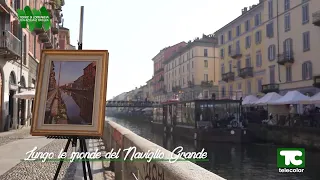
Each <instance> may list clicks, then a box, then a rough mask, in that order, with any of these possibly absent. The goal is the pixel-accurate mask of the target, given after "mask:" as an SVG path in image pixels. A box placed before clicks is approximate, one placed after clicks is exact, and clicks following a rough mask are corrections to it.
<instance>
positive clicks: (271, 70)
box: [269, 66, 276, 84]
mask: <svg viewBox="0 0 320 180" xmlns="http://www.w3.org/2000/svg"><path fill="white" fill-rule="evenodd" d="M269 73H270V74H269V76H270V77H269V78H270V84H274V83H275V82H276V71H275V67H274V66H271V67H269Z"/></svg>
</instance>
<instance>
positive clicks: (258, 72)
mask: <svg viewBox="0 0 320 180" xmlns="http://www.w3.org/2000/svg"><path fill="white" fill-rule="evenodd" d="M264 20H265V12H264V3H263V1H260V2H259V4H256V5H253V6H251V7H249V8H247V7H245V8H244V9H242V14H241V15H240V16H239V17H237V18H236V19H234V20H233V21H231V22H229V23H228V24H227V25H225V26H224V27H222V28H221V29H219V30H218V31H216V32H215V36H216V37H217V38H218V44H219V45H218V48H219V56H220V65H219V66H220V72H221V74H219V77H220V81H219V92H220V95H219V96H220V98H227V99H240V97H242V96H246V95H249V94H255V95H259V94H260V91H261V88H262V84H263V83H264V82H266V79H265V76H266V74H267V73H266V71H267V69H266V68H267V67H268V63H267V62H266V60H265V57H266V55H265V48H264V41H265V39H266V37H265V36H266V35H265V34H266V33H265V26H264Z"/></svg>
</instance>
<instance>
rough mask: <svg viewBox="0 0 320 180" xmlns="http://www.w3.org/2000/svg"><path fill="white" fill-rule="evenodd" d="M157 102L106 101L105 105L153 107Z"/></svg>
mask: <svg viewBox="0 0 320 180" xmlns="http://www.w3.org/2000/svg"><path fill="white" fill-rule="evenodd" d="M159 104H160V103H159V102H154V101H107V103H106V107H141V108H147V107H153V106H155V105H159Z"/></svg>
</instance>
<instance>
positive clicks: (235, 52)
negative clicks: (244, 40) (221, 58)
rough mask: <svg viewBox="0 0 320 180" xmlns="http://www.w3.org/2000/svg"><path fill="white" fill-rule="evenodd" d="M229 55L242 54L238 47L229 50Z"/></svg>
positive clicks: (233, 56) (239, 55) (237, 55)
mask: <svg viewBox="0 0 320 180" xmlns="http://www.w3.org/2000/svg"><path fill="white" fill-rule="evenodd" d="M230 56H231V57H232V58H238V57H241V56H242V53H241V51H240V48H236V49H233V50H231V53H230Z"/></svg>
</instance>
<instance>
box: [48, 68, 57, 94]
mask: <svg viewBox="0 0 320 180" xmlns="http://www.w3.org/2000/svg"><path fill="white" fill-rule="evenodd" d="M54 68H55V66H54V63H51V69H50V77H49V91H51V90H54V89H55V88H56V87H57V80H56V73H55V72H54Z"/></svg>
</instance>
